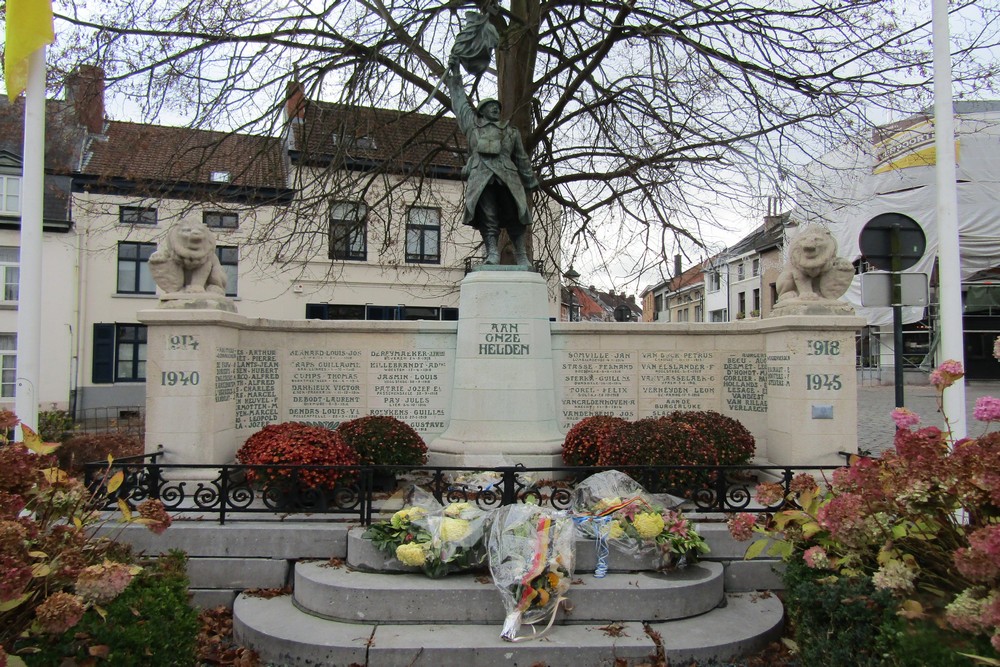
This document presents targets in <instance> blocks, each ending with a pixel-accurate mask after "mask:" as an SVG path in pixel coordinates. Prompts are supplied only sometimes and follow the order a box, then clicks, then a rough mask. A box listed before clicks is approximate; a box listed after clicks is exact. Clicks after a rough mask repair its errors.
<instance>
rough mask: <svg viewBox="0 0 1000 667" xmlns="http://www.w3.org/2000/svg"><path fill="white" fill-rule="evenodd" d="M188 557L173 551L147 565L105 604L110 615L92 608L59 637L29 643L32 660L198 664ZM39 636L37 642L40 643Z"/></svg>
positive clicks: (115, 666) (113, 665) (153, 666)
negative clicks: (120, 592) (187, 565)
mask: <svg viewBox="0 0 1000 667" xmlns="http://www.w3.org/2000/svg"><path fill="white" fill-rule="evenodd" d="M185 562H186V557H185V555H184V553H183V552H179V551H172V552H170V554H168V555H164V556H161V557H160V559H158V560H157V561H155V562H153V563H150V564H148V565H146V567H145V569H144V570H143V571H142V572H140V573H139V574H138V575H137V576H136V577H135V578H134V579H133V580H132V582H131V583H130V584H129V585H128V587H127V588H126V589H125V591H124V592H123V593H122V594H121V595H119V596H118V597H117V598H115V599H114V600H112V601H111V602H109V603H107V604H106V605H104V607H103V611H104V612H105V614H106V617H105V618H102V617H101V615H100V614H99V613H98V611H97V610H96V609H95V608H93V607H92V608H90V609H88V610H87V612H86V613H85V614H84V615H83V618H82V619H81V620H80V622H79V623H78V624H77V625H76V626H74V627H73V628H71V629H69V630H68V631H66V632H64V633H63V634H62V635H60V636H57V637H51V638H49V639H48V640H47V641H44V642H40V641H38V638H37V637H36V638H33V640H32V644H29V645H28V647H30V648H32V649H38V652H37V653H25V652H24V648H25V647H20V650H21V654H22V657H23V658H24V659H25V662H26V663H27V664H28V665H29V666H33V665H39V666H48V665H59V664H67V661H70V660H75V661H76V662H72V663H71V664H89V663H88V662H87V661H88V660H90V661H93V658H94V657H95V656H99V657H101V659H100V660H98V661H96V662H94V664H99V665H102V666H103V665H106V666H107V667H119V666H120V667H128V666H132V665H143V666H144V667H161V666H162V667H185V666H187V665H194V664H195V662H196V659H195V650H196V638H197V634H198V629H199V625H198V613H197V611H195V610H194V609H192V608H191V606H190V605H189V604H188V590H187V589H188V579H187V575H186V574H185ZM35 642H37V643H35Z"/></svg>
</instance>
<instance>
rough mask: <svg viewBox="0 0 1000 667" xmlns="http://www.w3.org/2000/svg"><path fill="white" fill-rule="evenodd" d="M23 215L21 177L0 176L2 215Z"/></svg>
mask: <svg viewBox="0 0 1000 667" xmlns="http://www.w3.org/2000/svg"><path fill="white" fill-rule="evenodd" d="M20 214H21V177H20V176H0V215H20Z"/></svg>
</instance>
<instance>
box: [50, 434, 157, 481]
mask: <svg viewBox="0 0 1000 667" xmlns="http://www.w3.org/2000/svg"><path fill="white" fill-rule="evenodd" d="M43 439H44V438H43ZM142 453H143V445H142V440H140V439H139V438H138V437H136V436H134V435H126V434H124V433H85V434H81V435H74V436H73V437H71V438H69V439H68V440H66V442H64V443H63V445H62V447H60V448H59V449H57V450H56V456H57V457H58V458H59V465H60V466H61V467H62V468H63V469H64V470H66V471H67V472H69V473H70V474H77V473H79V472H81V471H82V470H83V465H84V464H85V463H90V462H92V461H107V460H108V455H109V454H110V455H111V456H112V457H113V458H116V459H120V458H122V457H125V456H136V455H138V454H142Z"/></svg>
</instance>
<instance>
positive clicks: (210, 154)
mask: <svg viewBox="0 0 1000 667" xmlns="http://www.w3.org/2000/svg"><path fill="white" fill-rule="evenodd" d="M282 151H283V145H282V141H281V140H280V139H277V138H274V137H262V136H253V135H246V134H230V133H225V132H211V131H207V130H193V129H191V128H186V127H165V126H162V125H144V124H138V123H126V122H121V121H110V122H109V123H108V128H107V140H106V141H104V140H95V141H93V142H91V143H90V145H89V151H88V154H87V155H85V156H84V164H83V170H82V173H84V174H86V175H89V176H99V177H105V178H118V179H126V180H130V181H146V182H160V183H176V182H182V183H199V184H201V183H203V184H211V183H213V180H212V177H211V176H212V172H229V173H230V180H229V183H230V184H232V185H236V186H243V187H253V188H283V187H285V185H286V181H287V179H286V177H285V169H284V159H283V154H282Z"/></svg>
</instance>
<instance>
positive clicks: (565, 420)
mask: <svg viewBox="0 0 1000 667" xmlns="http://www.w3.org/2000/svg"><path fill="white" fill-rule="evenodd" d="M637 358H638V353H637V352H635V351H628V350H618V351H606V350H599V351H567V352H565V353H564V354H563V356H562V359H561V360H560V361H559V362H558V363H557V371H556V378H555V382H556V385H557V386H560V387H561V388H562V420H561V426H562V428H569V427H570V426H572V425H573V424H575V423H576V422H578V421H580V420H581V419H583V418H585V417H589V416H591V415H611V416H614V417H622V418H623V419H635V418H636V415H637V414H638V412H637V410H638V398H639V397H638V392H637V390H636V383H635V377H636V370H637V368H638V364H637Z"/></svg>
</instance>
